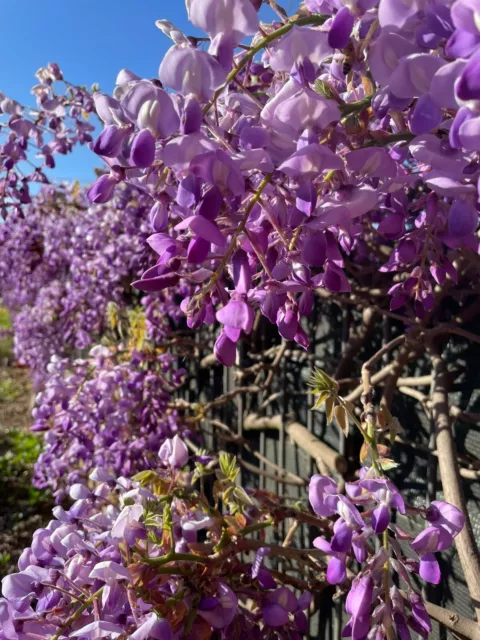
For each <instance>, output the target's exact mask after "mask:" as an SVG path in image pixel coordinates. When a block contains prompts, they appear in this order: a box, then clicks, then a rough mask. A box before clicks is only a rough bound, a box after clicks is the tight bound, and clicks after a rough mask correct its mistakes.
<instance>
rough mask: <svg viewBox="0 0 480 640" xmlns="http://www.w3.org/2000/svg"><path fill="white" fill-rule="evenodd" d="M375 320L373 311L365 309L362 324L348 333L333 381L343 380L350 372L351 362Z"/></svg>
mask: <svg viewBox="0 0 480 640" xmlns="http://www.w3.org/2000/svg"><path fill="white" fill-rule="evenodd" d="M376 319H377V315H376V313H375V312H374V311H373V309H370V308H367V309H365V310H364V311H363V314H362V320H363V321H362V324H361V325H360V327H359V328H358V329H356V330H354V331H351V332H350V337H349V340H348V343H347V346H346V348H345V352H344V353H343V355H342V359H341V360H340V362H339V363H338V365H337V368H336V369H335V373H334V374H333V377H334V379H335V380H338V379H339V378H343V377H344V376H346V375H347V374H348V372H349V371H351V369H352V364H353V360H354V359H355V356H356V355H357V354H358V352H359V351H360V349H361V348H362V347H363V345H364V344H365V342H366V340H367V339H368V337H369V336H370V335H371V334H372V331H373V329H374V327H375V321H376Z"/></svg>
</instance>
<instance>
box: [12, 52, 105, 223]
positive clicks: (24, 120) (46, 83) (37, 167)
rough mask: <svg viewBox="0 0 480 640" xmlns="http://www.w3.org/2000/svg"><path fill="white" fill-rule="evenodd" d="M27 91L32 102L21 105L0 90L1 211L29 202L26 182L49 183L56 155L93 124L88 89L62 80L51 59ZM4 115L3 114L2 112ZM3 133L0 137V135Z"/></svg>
mask: <svg viewBox="0 0 480 640" xmlns="http://www.w3.org/2000/svg"><path fill="white" fill-rule="evenodd" d="M35 75H36V77H37V80H38V84H36V85H35V86H34V87H33V88H32V90H31V93H32V94H33V95H34V96H35V100H36V106H35V107H25V106H23V105H21V104H20V103H19V102H17V101H16V100H13V99H11V98H9V97H7V96H5V95H4V94H3V93H0V135H2V141H1V144H0V171H1V172H5V175H4V176H2V177H1V178H0V214H1V215H2V217H3V218H4V219H6V218H7V215H8V213H9V211H10V212H11V211H17V212H19V213H21V211H22V208H23V205H25V204H28V203H30V202H31V195H30V184H31V183H40V184H48V182H49V180H48V177H47V174H48V172H49V170H50V169H54V168H55V155H58V154H60V155H66V154H68V153H70V152H71V151H72V150H73V149H74V148H75V146H76V145H78V144H79V145H85V144H89V143H91V142H92V140H93V138H92V133H93V131H94V130H95V127H94V126H93V125H92V124H91V123H90V122H88V118H89V115H90V114H92V113H93V112H94V104H93V100H92V96H91V94H90V92H89V91H88V90H87V89H86V88H85V87H79V86H74V85H72V84H71V83H69V82H68V81H67V80H65V79H64V77H63V73H62V71H61V69H60V67H59V66H58V64H56V63H50V64H48V65H47V66H46V67H42V68H40V69H39V70H38V71H37V73H36V74H35ZM2 116H4V117H2ZM3 136H4V137H3Z"/></svg>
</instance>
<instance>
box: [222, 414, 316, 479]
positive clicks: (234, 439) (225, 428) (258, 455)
mask: <svg viewBox="0 0 480 640" xmlns="http://www.w3.org/2000/svg"><path fill="white" fill-rule="evenodd" d="M210 424H211V425H212V426H214V427H218V428H220V429H222V430H223V431H225V432H226V433H228V436H227V437H228V438H229V439H230V441H231V442H235V444H238V445H241V446H242V447H245V449H246V450H247V451H248V452H249V453H251V454H252V455H254V456H255V458H257V460H260V461H261V462H263V463H264V464H266V465H268V466H269V467H271V468H272V469H275V471H278V473H279V474H285V475H284V476H283V477H284V478H286V479H288V480H290V481H291V482H292V483H296V484H298V486H300V484H301V485H303V486H305V485H307V484H308V482H309V480H307V479H306V478H301V477H300V476H297V475H296V474H295V473H292V472H291V471H286V470H285V469H283V468H282V467H280V466H279V465H278V464H275V463H274V462H272V461H271V460H269V459H268V458H266V457H265V456H262V454H261V453H259V452H258V451H254V450H253V449H252V447H251V446H250V443H249V442H248V440H246V439H245V438H242V436H240V435H238V434H236V433H233V431H232V430H231V429H230V428H229V427H228V426H227V425H226V424H224V423H223V422H220V421H218V420H210ZM222 437H224V436H222Z"/></svg>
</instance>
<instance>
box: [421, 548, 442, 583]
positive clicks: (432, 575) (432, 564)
mask: <svg viewBox="0 0 480 640" xmlns="http://www.w3.org/2000/svg"><path fill="white" fill-rule="evenodd" d="M419 573H420V576H421V577H422V578H423V579H424V580H425V582H429V583H430V584H438V583H439V582H440V580H441V579H442V574H441V573H440V566H439V564H438V562H437V560H436V558H435V556H434V555H433V553H426V554H425V555H423V556H422V557H421V558H420V571H419Z"/></svg>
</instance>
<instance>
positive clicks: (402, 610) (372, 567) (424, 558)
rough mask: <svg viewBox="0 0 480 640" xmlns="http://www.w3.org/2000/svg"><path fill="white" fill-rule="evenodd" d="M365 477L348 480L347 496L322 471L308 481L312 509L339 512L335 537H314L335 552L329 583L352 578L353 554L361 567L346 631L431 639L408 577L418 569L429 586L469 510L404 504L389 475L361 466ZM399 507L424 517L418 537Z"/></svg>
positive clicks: (359, 639)
mask: <svg viewBox="0 0 480 640" xmlns="http://www.w3.org/2000/svg"><path fill="white" fill-rule="evenodd" d="M361 476H362V477H361V480H359V481H358V482H355V483H347V484H346V486H345V489H346V493H347V495H342V494H340V492H339V489H338V486H337V484H336V483H335V482H334V481H333V480H332V479H331V478H328V477H325V476H321V475H316V476H313V478H312V480H311V482H310V486H309V498H310V504H311V505H312V508H313V510H314V511H315V513H316V514H318V515H320V516H324V517H325V516H327V517H328V516H333V515H337V516H339V517H338V519H337V520H336V521H335V524H334V526H333V533H334V535H333V537H332V539H331V540H330V541H327V540H325V539H324V538H323V537H318V538H316V539H315V540H314V541H313V544H314V546H315V547H317V549H321V550H322V551H324V552H325V553H326V554H327V555H328V556H329V557H330V560H329V563H328V568H327V574H326V577H327V580H328V582H330V584H341V583H343V582H345V581H346V580H347V560H348V559H349V558H353V559H355V560H356V561H357V562H358V563H359V564H360V566H361V569H360V571H359V572H358V573H357V574H356V575H355V576H354V577H353V579H352V581H351V586H350V589H349V592H348V595H347V599H346V605H345V606H346V611H347V613H348V614H349V615H350V616H351V618H350V620H349V622H348V623H347V625H346V627H345V629H344V630H343V633H342V635H343V636H344V637H351V638H353V640H363V638H366V637H368V638H389V637H392V632H393V629H394V628H395V630H396V637H399V638H410V637H411V636H410V631H409V629H410V630H411V631H412V632H413V633H416V634H418V635H419V636H420V637H423V638H426V637H427V636H428V633H429V632H430V631H431V630H432V626H431V623H430V618H429V615H428V613H427V611H426V609H425V605H424V603H423V598H422V596H421V594H420V593H419V592H418V591H417V590H416V589H415V586H414V581H413V580H412V577H411V576H412V575H415V574H418V575H419V576H420V577H421V578H422V579H423V580H425V582H429V583H432V584H438V583H439V582H440V580H441V574H440V567H439V564H438V562H437V560H436V558H435V553H436V552H438V551H445V550H446V549H448V548H449V547H450V546H451V545H452V542H453V539H454V538H455V536H457V535H458V534H459V533H460V531H461V530H462V529H463V526H464V524H465V516H464V514H463V513H461V512H460V511H459V510H458V509H457V508H456V507H454V506H453V505H451V504H448V503H447V502H441V501H433V502H432V503H431V505H430V506H429V507H427V508H423V509H422V508H414V507H407V506H406V505H405V501H404V499H403V497H402V495H401V494H400V492H399V491H398V489H397V488H396V487H395V485H394V484H393V483H392V482H391V480H388V479H387V478H382V477H378V476H376V475H375V473H374V472H373V469H372V470H368V469H362V474H361ZM358 507H360V508H361V509H362V511H359V508H358ZM395 512H398V513H399V514H403V515H405V514H407V513H408V515H410V516H415V515H417V516H421V517H423V518H424V520H425V521H426V523H427V527H426V528H425V529H424V530H423V531H422V532H421V533H420V534H419V535H417V536H416V537H415V538H414V539H413V538H412V536H410V535H409V534H408V533H406V532H405V531H403V530H402V529H401V528H400V527H399V526H398V525H397V524H394V523H393V521H392V517H393V515H394V514H395ZM376 536H380V541H381V544H380V545H379V550H378V551H375V547H374V545H372V540H374V539H375V537H376ZM406 547H407V549H408V551H407V550H406ZM400 584H401V585H402V586H403V587H404V589H406V591H404V592H403V593H402V592H401V590H400V589H399V587H398V586H397V585H400Z"/></svg>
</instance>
